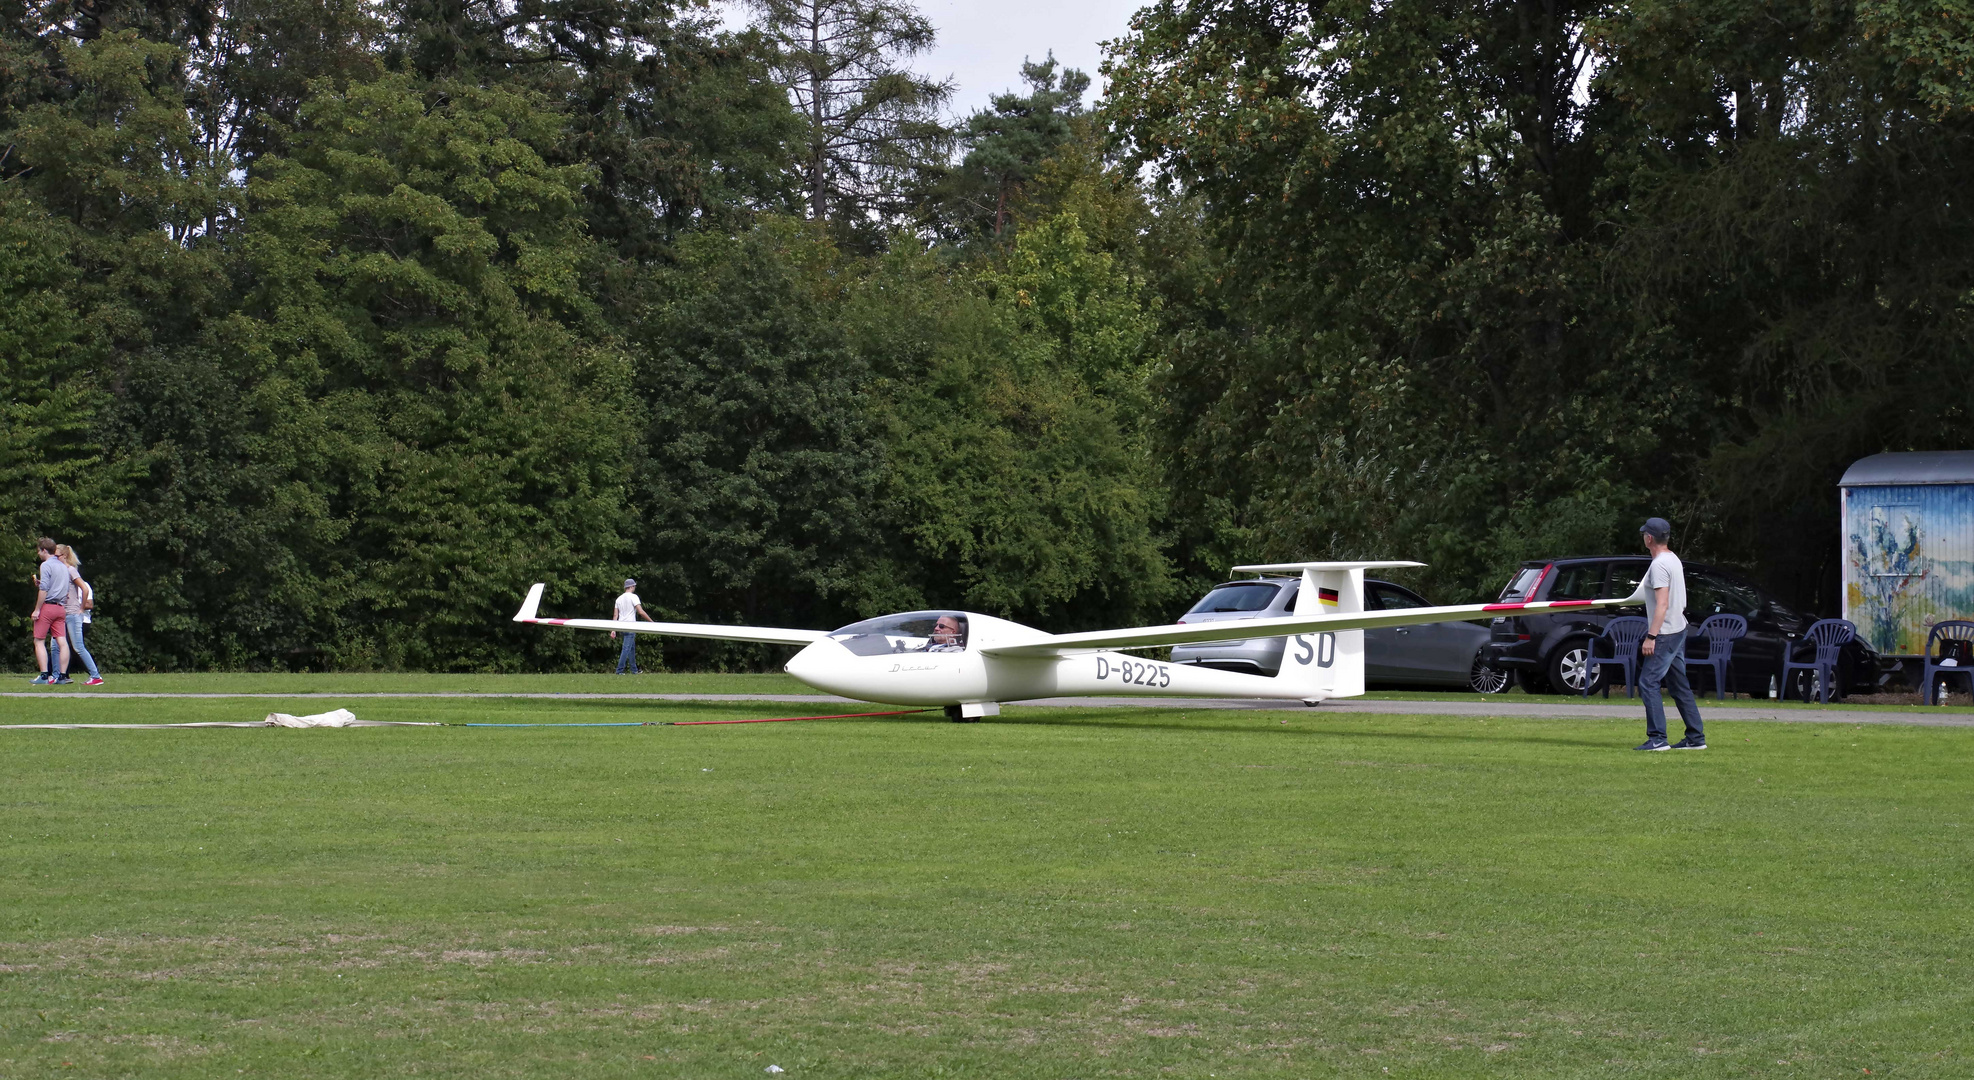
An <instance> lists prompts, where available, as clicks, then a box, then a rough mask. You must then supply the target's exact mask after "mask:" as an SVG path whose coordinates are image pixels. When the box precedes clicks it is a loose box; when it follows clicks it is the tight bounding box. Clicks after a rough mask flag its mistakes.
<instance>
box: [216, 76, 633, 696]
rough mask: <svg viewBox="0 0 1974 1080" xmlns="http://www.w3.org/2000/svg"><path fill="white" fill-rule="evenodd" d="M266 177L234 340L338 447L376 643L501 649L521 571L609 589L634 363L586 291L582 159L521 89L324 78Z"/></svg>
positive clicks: (361, 608)
mask: <svg viewBox="0 0 1974 1080" xmlns="http://www.w3.org/2000/svg"><path fill="white" fill-rule="evenodd" d="M302 116H303V120H304V127H303V128H302V130H300V131H298V132H297V133H296V135H295V137H294V142H295V150H294V153H293V156H292V157H289V158H285V159H276V160H269V161H268V162H266V163H265V164H264V167H263V175H262V177H261V178H260V179H258V180H256V181H255V183H254V186H253V188H252V194H253V201H254V205H253V210H254V214H253V215H252V217H251V219H250V223H249V231H248V233H247V236H246V238H245V247H244V252H243V253H244V256H245V258H246V260H247V264H248V267H249V268H250V273H251V275H252V279H253V280H254V281H255V283H256V284H255V286H254V288H253V289H252V290H250V292H249V293H248V295H247V297H246V302H245V305H244V311H243V314H244V315H245V316H247V319H246V320H244V321H243V322H242V323H241V324H240V336H239V340H238V347H240V348H242V349H243V350H247V351H248V354H249V355H250V356H252V357H253V358H254V360H255V362H256V363H258V364H259V365H261V366H262V367H264V368H265V369H267V370H270V371H281V372H284V373H285V372H292V373H294V374H293V377H295V378H296V379H297V380H298V382H297V389H298V390H301V391H302V392H304V393H305V394H306V395H307V396H308V397H309V398H311V399H312V400H315V401H317V402H319V403H320V404H319V406H318V408H319V409H320V410H321V411H322V412H323V413H324V414H325V416H324V419H325V420H326V421H327V422H329V423H330V424H332V425H333V427H334V428H336V429H338V430H339V432H340V433H341V434H342V439H341V441H342V442H344V443H345V447H346V448H345V449H344V450H343V452H342V454H341V455H340V457H341V462H340V465H341V468H340V470H339V471H340V472H342V473H343V474H344V475H343V476H342V478H341V479H340V482H339V483H338V485H337V488H338V490H337V491H336V492H335V499H336V501H338V502H340V503H342V504H343V505H344V506H345V507H346V508H347V509H346V511H345V516H346V520H347V523H348V529H349V533H348V538H347V540H346V541H344V544H343V547H344V548H345V549H346V550H347V551H348V552H350V553H351V554H352V555H354V556H355V557H356V558H355V560H353V561H352V562H353V564H352V565H349V566H348V573H349V574H351V575H353V576H352V577H351V581H350V586H349V588H350V602H351V604H352V605H353V606H354V607H355V609H356V610H355V612H354V613H352V617H353V618H354V619H356V620H357V623H358V625H359V626H360V627H361V628H362V631H363V632H364V634H366V635H367V636H368V637H369V640H370V643H371V644H372V645H373V646H374V647H375V648H376V649H377V650H378V653H377V659H378V660H379V661H381V662H384V663H388V664H393V665H395V664H409V665H413V666H421V667H427V666H469V667H483V666H489V665H495V666H497V665H506V664H512V663H513V662H514V657H515V655H516V653H517V652H519V651H521V650H524V649H533V650H540V649H542V648H544V647H545V646H544V644H543V642H542V639H541V638H539V637H538V636H527V635H522V634H520V633H517V632H511V631H510V632H505V633H504V632H502V631H501V630H500V629H499V627H500V626H501V621H502V617H503V613H504V612H506V610H507V608H508V607H509V606H510V605H511V604H513V603H514V602H515V600H516V598H517V597H518V596H519V595H520V594H521V592H522V591H524V590H525V589H526V587H527V585H528V583H529V582H530V581H533V580H540V579H544V578H551V579H553V580H555V581H556V582H557V585H558V588H582V587H589V588H597V589H602V588H605V587H606V586H607V585H608V583H609V582H610V580H611V579H612V578H614V577H616V576H617V573H616V568H617V566H618V565H619V564H618V560H619V559H620V558H621V557H622V555H623V554H625V552H626V549H627V546H628V545H627V541H626V539H625V533H626V531H627V527H628V526H629V525H630V522H629V521H628V519H627V517H626V514H627V506H626V502H625V497H626V494H627V491H626V487H627V481H628V471H627V467H628V459H629V455H630V453H631V447H632V445H633V442H632V439H633V428H634V422H633V420H632V410H633V406H632V404H631V400H630V398H629V369H628V365H627V364H626V362H625V360H624V358H623V356H622V354H621V353H620V352H619V351H617V350H616V349H615V348H614V347H613V346H612V345H611V344H610V342H609V341H608V339H607V337H606V336H605V335H603V334H602V333H601V331H600V328H599V327H598V326H597V325H596V323H595V318H594V308H593V304H592V303H591V301H590V300H589V298H588V297H587V296H586V295H585V294H584V292H583V290H582V288H581V285H580V276H579V273H578V271H579V269H580V266H581V265H582V263H583V261H584V260H585V259H586V258H587V257H588V241H587V239H586V237H585V236H584V233H583V220H582V214H581V185H582V183H583V182H584V181H585V180H586V179H587V176H588V172H587V170H584V169H581V168H578V167H573V166H555V165H551V164H549V163H548V162H547V161H546V160H545V156H546V151H548V150H549V149H550V148H552V147H553V146H554V145H555V140H556V139H557V137H558V136H559V131H560V123H559V120H558V118H557V117H556V116H555V115H554V114H553V113H552V112H550V111H549V110H548V109H547V108H546V107H545V106H544V103H543V102H542V101H541V100H539V99H538V98H535V97H533V96H531V95H527V94H522V93H516V92H512V91H508V90H503V89H499V88H486V87H479V86H473V85H470V84H460V83H440V84H432V85H425V84H420V83H418V82H415V81H413V80H411V79H408V78H405V77H390V78H385V79H382V80H379V81H378V82H376V83H372V84H366V85H359V86H354V87H351V88H350V89H348V90H347V91H342V92H329V93H324V94H322V95H320V96H318V97H317V98H316V99H315V100H313V101H311V102H310V103H309V104H308V105H307V106H306V107H305V108H304V109H303V112H302Z"/></svg>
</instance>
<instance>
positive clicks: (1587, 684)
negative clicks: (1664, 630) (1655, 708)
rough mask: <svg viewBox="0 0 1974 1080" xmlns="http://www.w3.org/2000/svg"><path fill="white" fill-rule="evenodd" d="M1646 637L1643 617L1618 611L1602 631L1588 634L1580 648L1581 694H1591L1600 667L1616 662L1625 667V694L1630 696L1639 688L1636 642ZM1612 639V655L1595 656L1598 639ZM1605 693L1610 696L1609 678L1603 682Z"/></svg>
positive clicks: (1585, 695)
mask: <svg viewBox="0 0 1974 1080" xmlns="http://www.w3.org/2000/svg"><path fill="white" fill-rule="evenodd" d="M1643 640H1645V620H1644V619H1641V618H1639V617H1638V616H1636V615H1621V616H1619V617H1618V618H1615V619H1612V620H1611V621H1610V622H1607V623H1605V624H1604V632H1603V634H1601V635H1599V636H1597V637H1594V638H1591V639H1590V641H1589V642H1588V643H1587V644H1586V645H1585V646H1584V651H1583V696H1584V697H1589V696H1590V688H1591V687H1592V686H1594V685H1596V682H1597V673H1598V671H1599V669H1601V668H1605V667H1609V666H1611V665H1616V666H1618V667H1620V668H1623V669H1624V696H1626V697H1633V696H1635V695H1636V694H1637V691H1638V678H1637V675H1636V672H1637V670H1638V643H1639V642H1641V641H1643ZM1600 641H1608V642H1610V643H1611V655H1609V656H1598V655H1597V643H1598V642H1600ZM1604 696H1605V697H1610V696H1611V684H1610V681H1609V680H1606V681H1605V682H1604Z"/></svg>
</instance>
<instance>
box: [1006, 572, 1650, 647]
mask: <svg viewBox="0 0 1974 1080" xmlns="http://www.w3.org/2000/svg"><path fill="white" fill-rule="evenodd" d="M1294 565H1298V566H1312V565H1324V564H1313V563H1300V564H1294ZM1348 565H1351V566H1366V565H1384V566H1394V565H1406V566H1416V565H1418V564H1417V563H1383V564H1366V563H1351V564H1348ZM1235 569H1244V570H1254V569H1256V568H1255V567H1251V566H1250V567H1236V568H1235ZM1644 602H1645V587H1644V586H1643V585H1640V586H1639V587H1638V591H1637V592H1634V593H1632V594H1631V595H1630V596H1627V597H1625V598H1623V599H1619V600H1547V601H1542V602H1540V603H1520V604H1458V605H1455V606H1452V607H1417V608H1397V609H1386V610H1380V611H1353V612H1348V613H1339V614H1333V615H1290V616H1287V617H1285V618H1280V619H1239V620H1232V621H1228V622H1211V623H1196V624H1190V625H1189V624H1186V623H1176V624H1171V625H1166V626H1140V627H1135V628H1133V629H1129V630H1097V631H1092V632H1090V633H1087V634H1058V635H1056V636H1055V637H1052V638H1050V639H1048V640H1047V641H1038V642H1033V643H1029V644H1024V645H1004V646H1001V647H998V648H994V647H989V648H985V649H982V650H980V651H981V652H982V653H984V654H986V655H988V656H1055V655H1059V654H1061V653H1066V652H1084V651H1089V650H1098V649H1148V648H1155V647H1158V646H1162V645H1202V644H1205V643H1207V642H1213V641H1242V640H1246V639H1249V638H1271V637H1289V636H1291V635H1294V634H1325V633H1334V632H1336V631H1339V630H1375V629H1378V628H1379V627H1385V626H1420V625H1424V624H1426V623H1441V622H1463V621H1466V620H1469V619H1490V618H1493V617H1495V616H1497V615H1541V614H1545V613H1548V612H1558V611H1571V610H1582V609H1593V610H1594V609H1596V608H1611V607H1631V606H1636V605H1639V604H1642V603H1644Z"/></svg>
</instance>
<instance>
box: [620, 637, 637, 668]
mask: <svg viewBox="0 0 1974 1080" xmlns="http://www.w3.org/2000/svg"><path fill="white" fill-rule="evenodd" d="M626 670H629V671H636V670H637V635H636V634H625V635H624V651H623V652H621V653H618V654H617V674H619V675H622V674H623V673H624V672H625V671H626Z"/></svg>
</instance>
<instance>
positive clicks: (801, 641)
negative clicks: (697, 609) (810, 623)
mask: <svg viewBox="0 0 1974 1080" xmlns="http://www.w3.org/2000/svg"><path fill="white" fill-rule="evenodd" d="M543 588H544V586H543V585H541V584H536V585H535V587H534V588H532V589H529V590H528V598H527V600H525V601H523V602H522V604H521V610H520V611H519V612H518V613H516V614H515V616H514V621H515V622H521V623H534V624H536V625H538V626H567V627H571V628H573V629H576V630H617V631H621V632H623V633H630V634H664V635H666V636H668V637H689V638H707V639H710V640H713V641H759V642H764V643H766V644H769V645H807V644H809V643H810V642H812V641H816V640H819V639H821V638H824V637H827V636H829V632H828V631H826V630H791V629H784V628H782V627H778V626H727V625H724V624H721V623H671V622H620V621H618V620H616V619H543V618H540V617H539V616H538V615H537V612H538V611H539V610H540V608H541V594H542V589H543Z"/></svg>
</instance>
